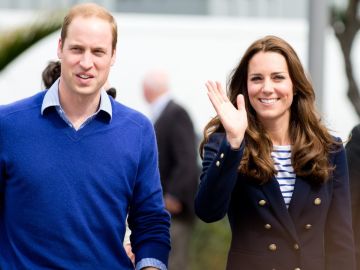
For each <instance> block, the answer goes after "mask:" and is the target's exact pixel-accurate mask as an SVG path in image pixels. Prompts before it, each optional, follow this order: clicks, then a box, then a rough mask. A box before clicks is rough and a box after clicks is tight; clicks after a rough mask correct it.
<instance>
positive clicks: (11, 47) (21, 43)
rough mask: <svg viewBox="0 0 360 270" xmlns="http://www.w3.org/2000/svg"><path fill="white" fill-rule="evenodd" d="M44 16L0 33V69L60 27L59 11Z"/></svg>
mask: <svg viewBox="0 0 360 270" xmlns="http://www.w3.org/2000/svg"><path fill="white" fill-rule="evenodd" d="M45 18H46V19H42V20H41V21H40V20H39V21H37V22H34V23H31V24H29V25H26V26H23V27H19V28H17V29H15V30H12V31H8V32H4V33H0V71H2V70H3V69H4V68H5V67H6V66H7V65H8V64H9V63H10V62H11V61H13V60H14V59H15V58H16V57H17V56H19V55H20V54H21V53H22V52H24V51H25V50H26V49H28V48H29V47H31V46H32V45H34V43H36V42H38V41H39V40H40V39H42V38H44V37H46V36H47V35H49V34H51V33H53V32H55V31H56V30H58V29H60V27H61V23H62V20H61V16H60V14H59V13H56V14H51V15H50V16H49V15H48V16H46V17H45Z"/></svg>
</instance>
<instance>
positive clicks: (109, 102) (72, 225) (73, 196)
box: [0, 4, 170, 270]
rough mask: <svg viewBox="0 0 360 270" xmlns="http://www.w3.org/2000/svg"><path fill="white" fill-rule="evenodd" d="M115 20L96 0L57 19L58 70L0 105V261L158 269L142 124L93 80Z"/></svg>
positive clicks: (164, 218)
mask: <svg viewBox="0 0 360 270" xmlns="http://www.w3.org/2000/svg"><path fill="white" fill-rule="evenodd" d="M116 42H117V27H116V23H115V20H114V18H113V16H112V15H111V14H110V13H109V12H108V11H106V10H105V9H103V8H102V7H100V6H98V5H95V4H80V5H77V6H75V7H73V8H72V9H70V11H69V13H68V14H67V16H66V17H65V19H64V24H63V28H62V31H61V37H60V39H59V44H58V57H59V59H60V61H61V75H60V78H59V79H58V80H57V81H56V82H55V83H54V84H53V85H52V86H51V87H50V89H49V90H48V91H41V92H40V93H38V94H36V95H34V96H33V97H30V98H27V99H24V100H21V101H18V102H16V103H14V104H10V105H6V106H1V107H0V134H1V135H0V198H1V200H0V269H4V270H6V269H97V270H98V269H134V266H133V264H132V262H131V261H130V259H129V258H128V257H127V256H126V253H125V251H124V248H123V245H122V242H123V238H124V233H125V219H126V216H127V214H128V222H129V226H130V229H131V230H132V232H133V233H132V238H131V242H132V247H133V252H134V254H135V256H136V261H135V264H136V269H166V265H167V258H168V253H169V249H170V245H169V242H170V241H169V225H170V222H169V221H170V217H169V215H168V213H167V212H166V210H165V209H164V204H163V198H162V189H161V184H160V178H159V173H158V169H157V149H156V142H155V135H154V132H153V128H152V125H151V123H150V122H149V121H148V120H147V119H146V117H144V116H143V115H141V114H140V113H138V112H136V111H134V110H132V109H130V108H127V107H125V106H124V105H121V104H119V103H118V102H116V101H114V100H113V99H110V98H109V97H108V95H107V94H106V93H105V91H104V90H103V89H102V86H103V85H104V84H105V82H106V80H107V78H108V74H109V71H110V67H111V65H112V64H113V63H114V61H115V55H116Z"/></svg>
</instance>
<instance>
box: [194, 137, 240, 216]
mask: <svg viewBox="0 0 360 270" xmlns="http://www.w3.org/2000/svg"><path fill="white" fill-rule="evenodd" d="M243 151H244V144H242V145H241V147H240V149H239V150H233V149H231V147H230V144H229V143H228V141H227V140H226V137H225V134H223V133H214V134H212V135H211V137H210V138H209V142H208V143H207V144H205V146H204V160H203V162H202V173H201V176H200V184H199V187H198V191H197V194H196V197H195V213H196V214H197V216H198V217H199V218H200V219H201V220H203V221H205V222H215V221H218V220H220V219H222V218H223V217H224V216H225V215H226V213H227V212H228V208H229V204H230V201H231V194H232V191H233V189H234V187H235V185H236V181H237V178H238V167H239V164H240V161H241V158H242V154H243Z"/></svg>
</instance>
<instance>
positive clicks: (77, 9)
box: [61, 3, 117, 52]
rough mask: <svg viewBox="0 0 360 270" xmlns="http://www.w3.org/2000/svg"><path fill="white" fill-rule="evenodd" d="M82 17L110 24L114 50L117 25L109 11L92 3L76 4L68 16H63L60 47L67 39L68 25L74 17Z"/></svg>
mask: <svg viewBox="0 0 360 270" xmlns="http://www.w3.org/2000/svg"><path fill="white" fill-rule="evenodd" d="M78 16H82V17H91V16H94V17H98V18H100V19H103V20H105V21H107V22H109V23H110V25H111V28H112V37H113V40H112V50H113V52H114V50H115V49H116V44H117V25H116V21H115V19H114V17H113V16H112V15H111V14H110V12H109V11H107V10H106V9H105V8H103V7H101V6H99V5H97V4H94V3H84V4H78V5H75V6H73V7H72V8H71V9H70V10H69V12H68V14H67V15H66V16H65V18H64V21H63V26H62V29H61V40H62V46H63V45H64V41H65V39H66V37H67V32H68V28H69V25H70V23H71V22H72V21H73V20H74V18H75V17H78Z"/></svg>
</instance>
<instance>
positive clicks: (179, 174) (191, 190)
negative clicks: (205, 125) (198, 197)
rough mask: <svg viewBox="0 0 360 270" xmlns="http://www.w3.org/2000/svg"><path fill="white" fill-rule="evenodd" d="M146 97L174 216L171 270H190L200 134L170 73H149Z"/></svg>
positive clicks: (166, 197)
mask: <svg viewBox="0 0 360 270" xmlns="http://www.w3.org/2000/svg"><path fill="white" fill-rule="evenodd" d="M143 94H144V97H145V99H146V101H147V102H148V103H149V105H150V111H151V119H152V121H153V123H154V127H155V133H156V138H157V144H158V150H159V168H160V178H161V183H162V187H163V192H164V201H165V207H166V209H167V210H168V211H169V212H170V214H171V227H170V235H171V252H170V258H169V269H171V270H186V269H188V261H189V260H188V252H187V250H188V249H189V240H190V236H191V232H192V229H193V225H194V217H195V215H194V210H193V208H194V207H193V205H194V196H195V192H196V188H197V183H198V172H199V170H198V166H197V155H196V135H195V132H194V127H193V124H192V121H191V119H190V117H189V115H188V113H187V112H186V110H185V109H184V108H183V107H181V106H180V105H179V104H177V103H175V102H174V100H173V99H172V98H171V94H170V89H169V78H168V75H167V73H166V72H164V71H161V70H154V71H151V72H149V73H148V74H146V76H145V78H144V80H143Z"/></svg>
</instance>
